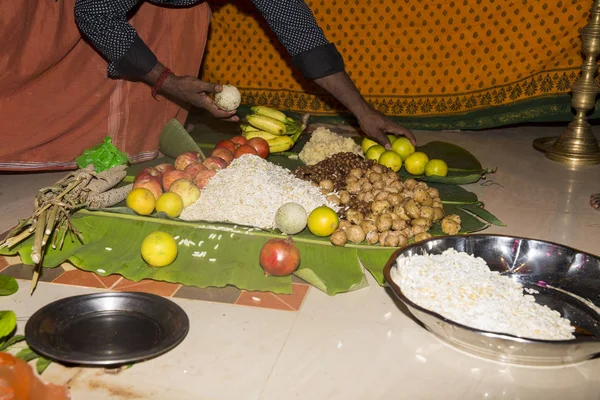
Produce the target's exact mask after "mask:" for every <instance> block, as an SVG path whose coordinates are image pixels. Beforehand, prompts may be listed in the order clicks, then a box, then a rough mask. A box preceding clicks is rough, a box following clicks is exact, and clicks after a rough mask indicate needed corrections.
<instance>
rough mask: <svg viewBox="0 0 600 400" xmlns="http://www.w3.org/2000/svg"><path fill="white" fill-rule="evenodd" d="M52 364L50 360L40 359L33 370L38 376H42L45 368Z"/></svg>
mask: <svg viewBox="0 0 600 400" xmlns="http://www.w3.org/2000/svg"><path fill="white" fill-rule="evenodd" d="M51 363H52V360H48V359H47V358H44V357H40V358H38V359H37V361H36V362H35V369H36V371H37V373H38V374H40V375H41V374H43V373H44V371H45V370H46V368H48V366H49V365H50V364H51Z"/></svg>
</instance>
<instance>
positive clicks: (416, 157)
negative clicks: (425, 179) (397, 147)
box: [404, 151, 429, 175]
mask: <svg viewBox="0 0 600 400" xmlns="http://www.w3.org/2000/svg"><path fill="white" fill-rule="evenodd" d="M428 162H429V157H427V154H425V153H423V152H421V151H416V152H414V153H412V154H411V155H410V156H408V157H407V158H406V160H405V161H404V168H405V169H406V172H408V173H409V174H411V175H423V173H424V172H425V165H427V163H428Z"/></svg>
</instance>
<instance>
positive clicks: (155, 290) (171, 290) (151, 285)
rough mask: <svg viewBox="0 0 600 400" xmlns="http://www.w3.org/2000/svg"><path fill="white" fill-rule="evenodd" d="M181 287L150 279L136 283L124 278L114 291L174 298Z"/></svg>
mask: <svg viewBox="0 0 600 400" xmlns="http://www.w3.org/2000/svg"><path fill="white" fill-rule="evenodd" d="M180 287H181V285H180V284H176V283H169V282H160V281H153V280H150V279H145V280H142V281H139V282H134V281H130V280H129V279H125V278H123V279H122V280H121V281H119V283H117V284H116V285H115V286H114V287H113V288H112V290H116V291H118V292H142V293H152V294H156V295H159V296H163V297H172V296H173V295H174V294H175V293H176V292H177V291H178V290H179V288H180Z"/></svg>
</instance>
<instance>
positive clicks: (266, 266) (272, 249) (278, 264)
mask: <svg viewBox="0 0 600 400" xmlns="http://www.w3.org/2000/svg"><path fill="white" fill-rule="evenodd" d="M299 265H300V251H298V248H297V247H296V245H294V241H293V240H292V238H291V237H289V238H287V239H270V240H267V242H266V243H265V244H264V245H263V247H262V249H260V266H261V267H262V269H263V270H264V271H265V275H266V276H288V275H291V274H292V273H293V272H294V271H296V270H297V269H298V266H299Z"/></svg>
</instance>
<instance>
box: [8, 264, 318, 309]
mask: <svg viewBox="0 0 600 400" xmlns="http://www.w3.org/2000/svg"><path fill="white" fill-rule="evenodd" d="M11 266H12V265H11V264H10V263H9V262H8V260H7V259H6V257H4V256H0V272H2V271H4V270H6V269H7V268H9V267H11ZM23 267H29V266H23ZM29 268H30V267H29ZM60 269H61V270H62V268H60ZM54 270H55V269H53V270H52V271H54ZM56 271H58V270H56ZM61 272H62V271H61ZM24 279H27V278H24ZM42 280H43V279H42ZM47 281H48V282H51V283H57V284H61V285H72V286H81V287H89V288H95V289H110V290H114V291H122V292H125V291H127V292H142V293H152V294H156V295H159V296H163V297H179V298H187V299H190V300H196V301H209V302H221V303H223V304H235V305H244V306H249V307H259V308H267V309H273V310H283V311H298V310H299V309H300V307H301V306H302V304H303V302H304V299H305V298H306V296H307V295H308V291H309V289H310V285H309V284H307V283H305V282H304V281H302V280H300V279H297V280H293V283H292V294H274V293H270V292H248V291H241V293H240V295H239V296H237V298H236V296H234V295H233V293H226V295H224V296H222V295H221V294H220V293H217V291H222V290H223V291H226V290H227V289H225V288H207V289H202V290H200V289H198V288H195V287H189V288H186V287H184V286H183V285H180V284H174V283H169V282H161V281H153V280H150V279H146V280H143V281H140V282H134V281H131V280H129V279H126V278H124V277H122V276H121V275H116V274H115V275H108V276H101V275H98V274H97V273H95V272H91V271H84V270H82V269H79V268H76V267H75V269H73V270H69V271H64V272H62V273H60V275H58V276H57V277H56V278H54V277H53V276H48V277H47ZM182 287H183V288H184V289H186V290H187V291H188V292H190V293H187V294H186V293H184V291H182V293H181V295H177V293H178V291H179V290H180V289H181V288H182ZM192 289H198V292H199V293H192V292H193V290H192ZM229 289H231V288H229ZM236 290H237V289H236ZM202 291H204V292H205V293H200V292H202ZM230 291H231V290H230ZM221 297H223V298H221ZM234 298H236V300H234Z"/></svg>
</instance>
